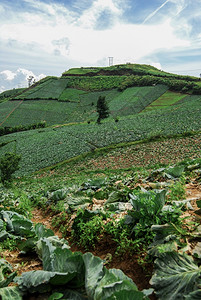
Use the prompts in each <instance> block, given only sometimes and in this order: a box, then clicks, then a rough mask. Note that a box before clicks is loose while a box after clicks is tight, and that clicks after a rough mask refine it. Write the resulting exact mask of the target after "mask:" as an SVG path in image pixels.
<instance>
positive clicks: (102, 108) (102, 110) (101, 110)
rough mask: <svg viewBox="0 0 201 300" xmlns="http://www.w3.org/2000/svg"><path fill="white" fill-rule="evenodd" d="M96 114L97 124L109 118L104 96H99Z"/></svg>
mask: <svg viewBox="0 0 201 300" xmlns="http://www.w3.org/2000/svg"><path fill="white" fill-rule="evenodd" d="M96 107H97V113H98V119H97V123H98V124H100V122H101V120H103V119H106V118H108V117H109V108H108V105H107V103H106V101H105V97H104V96H102V97H101V96H100V97H99V98H98V102H97V106H96Z"/></svg>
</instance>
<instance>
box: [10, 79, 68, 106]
mask: <svg viewBox="0 0 201 300" xmlns="http://www.w3.org/2000/svg"><path fill="white" fill-rule="evenodd" d="M67 83H68V81H67V79H61V78H52V77H50V78H48V79H47V80H43V81H42V82H41V83H40V84H37V85H36V86H33V87H31V88H29V89H27V90H26V91H25V92H24V93H23V94H21V95H19V96H17V97H15V99H16V100H17V99H28V100H31V99H33V100H35V99H56V100H57V99H58V98H59V96H60V95H61V93H62V92H63V90H64V89H65V88H66V85H67Z"/></svg>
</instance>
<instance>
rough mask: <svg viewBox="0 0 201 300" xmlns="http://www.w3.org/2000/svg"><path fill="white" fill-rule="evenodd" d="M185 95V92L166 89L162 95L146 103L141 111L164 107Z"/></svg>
mask: <svg viewBox="0 0 201 300" xmlns="http://www.w3.org/2000/svg"><path fill="white" fill-rule="evenodd" d="M185 97H186V95H185V94H181V93H176V92H171V91H167V92H165V93H164V94H163V95H161V96H160V97H159V98H158V99H156V100H155V101H153V102H152V103H151V104H150V105H148V106H147V107H146V108H145V109H144V110H143V112H146V111H150V110H153V109H161V108H166V107H168V106H170V105H173V104H175V103H177V102H178V101H180V100H181V99H183V98H185Z"/></svg>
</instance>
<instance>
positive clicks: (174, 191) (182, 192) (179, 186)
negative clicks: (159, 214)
mask: <svg viewBox="0 0 201 300" xmlns="http://www.w3.org/2000/svg"><path fill="white" fill-rule="evenodd" d="M185 196H186V189H185V178H184V177H181V178H180V179H179V180H178V181H176V182H175V183H173V184H172V185H171V186H170V191H169V194H168V199H169V201H175V200H182V199H184V198H185Z"/></svg>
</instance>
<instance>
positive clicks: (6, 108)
mask: <svg viewBox="0 0 201 300" xmlns="http://www.w3.org/2000/svg"><path fill="white" fill-rule="evenodd" d="M18 104H19V101H15V102H14V101H6V102H3V103H0V111H1V114H0V123H2V122H3V121H4V120H5V119H6V117H7V116H8V115H9V114H10V113H11V112H12V111H13V110H14V109H15V108H16V107H17V106H18ZM3 126H4V125H3Z"/></svg>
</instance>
